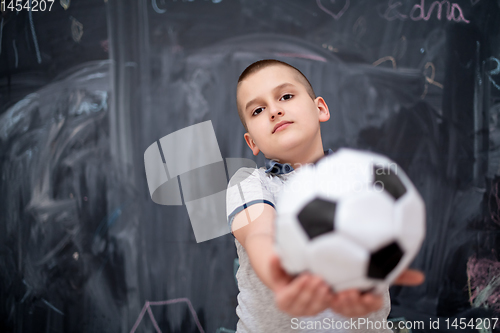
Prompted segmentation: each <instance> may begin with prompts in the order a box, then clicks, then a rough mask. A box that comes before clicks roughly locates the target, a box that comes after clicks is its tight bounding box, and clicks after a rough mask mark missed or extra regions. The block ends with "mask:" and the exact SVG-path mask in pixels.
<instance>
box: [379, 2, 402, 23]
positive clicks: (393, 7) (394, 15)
mask: <svg viewBox="0 0 500 333" xmlns="http://www.w3.org/2000/svg"><path fill="white" fill-rule="evenodd" d="M402 5H403V4H402V3H401V2H400V1H396V2H394V0H389V3H388V7H387V9H386V11H385V13H384V15H383V17H384V18H385V19H386V20H388V21H394V20H396V19H399V20H401V21H404V20H406V18H407V17H408V16H407V15H404V14H401V13H400V12H398V11H397V8H398V7H401V6H402Z"/></svg>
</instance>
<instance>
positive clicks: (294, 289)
mask: <svg viewBox="0 0 500 333" xmlns="http://www.w3.org/2000/svg"><path fill="white" fill-rule="evenodd" d="M308 279H309V276H308V275H307V274H302V275H300V276H299V277H297V278H296V279H294V280H293V281H292V283H290V284H288V285H287V286H286V288H282V289H281V290H280V291H279V292H278V293H276V303H277V304H278V305H279V308H280V309H281V310H283V311H286V310H290V309H291V308H292V307H293V305H294V304H295V302H296V301H297V297H298V296H299V294H300V291H301V290H302V289H303V288H304V287H305V285H306V283H307V280H308Z"/></svg>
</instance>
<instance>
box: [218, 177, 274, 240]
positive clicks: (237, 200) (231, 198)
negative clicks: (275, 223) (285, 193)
mask: <svg viewBox="0 0 500 333" xmlns="http://www.w3.org/2000/svg"><path fill="white" fill-rule="evenodd" d="M265 180H266V178H265V176H264V175H263V171H262V170H259V169H255V168H241V169H239V170H238V171H236V173H235V174H234V176H233V177H232V178H231V180H230V181H229V185H228V188H227V192H226V194H227V195H226V211H227V220H228V224H229V230H230V231H231V233H232V229H231V226H232V223H233V219H234V217H235V216H236V215H237V214H238V213H239V212H241V211H243V210H244V209H246V208H247V207H249V206H251V205H254V204H256V203H265V204H268V205H271V206H272V207H274V195H273V194H272V193H271V192H270V191H269V189H268V188H267V186H266V185H265Z"/></svg>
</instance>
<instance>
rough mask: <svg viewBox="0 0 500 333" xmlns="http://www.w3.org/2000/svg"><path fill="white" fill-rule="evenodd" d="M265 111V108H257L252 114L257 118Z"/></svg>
mask: <svg viewBox="0 0 500 333" xmlns="http://www.w3.org/2000/svg"><path fill="white" fill-rule="evenodd" d="M263 110H264V108H257V109H255V110H254V111H253V112H252V116H256V115H258V114H259V113H261V112H262V111H263Z"/></svg>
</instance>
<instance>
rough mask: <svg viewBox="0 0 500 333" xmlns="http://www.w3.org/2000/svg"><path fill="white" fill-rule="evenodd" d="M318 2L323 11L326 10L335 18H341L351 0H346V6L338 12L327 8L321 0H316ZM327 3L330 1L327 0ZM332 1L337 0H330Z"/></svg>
mask: <svg viewBox="0 0 500 333" xmlns="http://www.w3.org/2000/svg"><path fill="white" fill-rule="evenodd" d="M316 3H317V4H318V7H319V8H321V10H322V11H324V12H325V13H327V14H328V15H330V16H331V17H333V18H334V19H335V20H338V19H339V18H341V17H342V15H344V13H345V12H346V10H347V8H349V4H350V0H345V5H344V7H342V9H340V10H339V11H338V12H337V13H336V14H335V13H334V11H331V10H329V9H328V8H326V7H325V6H324V5H323V4H322V3H321V0H316ZM327 3H328V1H327ZM330 3H331V4H335V0H330Z"/></svg>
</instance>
